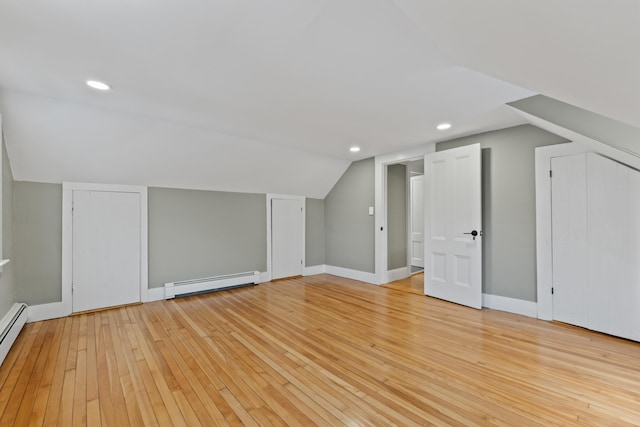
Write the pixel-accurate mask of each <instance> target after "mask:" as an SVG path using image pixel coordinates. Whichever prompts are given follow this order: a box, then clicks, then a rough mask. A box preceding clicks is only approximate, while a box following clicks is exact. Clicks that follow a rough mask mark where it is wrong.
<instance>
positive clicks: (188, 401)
mask: <svg viewBox="0 0 640 427" xmlns="http://www.w3.org/2000/svg"><path fill="white" fill-rule="evenodd" d="M0 387H1V388H0V425H2V426H5V425H8V426H10V425H16V426H26V425H34V426H39V425H56V424H57V425H61V426H71V425H89V426H100V425H103V426H118V427H122V426H127V425H135V426H138V425H150V426H151V425H187V426H197V425H205V426H226V425H248V426H255V425H301V426H309V425H314V424H316V425H348V426H357V425H371V426H383V425H394V424H395V425H403V426H412V425H461V426H471V425H503V426H505V425H508V426H529V425H541V426H550V425H562V426H567V425H575V424H582V425H592V426H603V425H638V424H640V344H638V343H633V342H629V341H624V340H621V339H616V338H613V337H609V336H606V335H601V334H597V333H593V332H589V331H586V330H583V329H579V328H575V327H570V326H566V325H562V324H554V323H549V322H543V321H538V320H535V319H530V318H526V317H521V316H517V315H512V314H507V313H501V312H497V311H493V310H482V311H478V310H473V309H468V308H464V307H460V306H457V305H454V304H450V303H446V302H443V301H439V300H435V299H431V298H428V297H425V296H420V295H414V294H411V293H407V292H401V291H397V290H393V289H388V288H382V287H376V286H373V285H367V284H363V283H360V282H356V281H351V280H347V279H341V278H337V277H334V276H329V275H319V276H311V277H306V278H301V279H295V280H285V281H280V282H276V283H265V284H261V285H258V286H255V287H250V288H243V289H236V290H231V291H224V292H218V293H213V294H208V295H200V296H196V297H189V298H182V299H176V300H173V301H166V302H165V301H160V302H154V303H149V304H144V305H139V306H131V307H124V308H119V309H114V310H110V311H104V312H99V313H93V314H84V315H80V316H74V317H69V318H65V319H58V320H51V321H46V322H38V323H32V324H29V325H27V326H26V328H25V329H24V330H23V332H22V333H21V335H20V337H19V338H18V341H17V342H16V345H15V346H14V348H13V349H12V350H11V352H10V353H9V355H8V357H7V359H6V361H5V363H4V364H3V365H2V367H1V368H0Z"/></svg>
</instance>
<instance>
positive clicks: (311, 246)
mask: <svg viewBox="0 0 640 427" xmlns="http://www.w3.org/2000/svg"><path fill="white" fill-rule="evenodd" d="M305 213H306V216H305V229H306V236H305V251H304V252H305V266H307V267H310V266H313V265H322V264H324V200H321V199H309V198H308V199H306V207H305Z"/></svg>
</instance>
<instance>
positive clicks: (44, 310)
mask: <svg viewBox="0 0 640 427" xmlns="http://www.w3.org/2000/svg"><path fill="white" fill-rule="evenodd" d="M27 310H28V313H29V317H28V319H27V322H28V323H32V322H39V321H41V320H49V319H57V318H58V317H65V316H68V315H70V314H71V311H70V310H69V308H68V307H65V304H64V303H62V302H52V303H49V304H38V305H30V306H29V307H28V308H27Z"/></svg>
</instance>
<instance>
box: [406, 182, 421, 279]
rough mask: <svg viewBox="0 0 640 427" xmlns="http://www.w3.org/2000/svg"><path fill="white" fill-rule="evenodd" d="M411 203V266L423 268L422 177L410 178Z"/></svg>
mask: <svg viewBox="0 0 640 427" xmlns="http://www.w3.org/2000/svg"><path fill="white" fill-rule="evenodd" d="M409 182H410V189H409V191H410V203H411V265H415V266H417V267H424V175H420V176H412V177H411V179H410V180H409Z"/></svg>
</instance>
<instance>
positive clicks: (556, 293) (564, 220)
mask: <svg viewBox="0 0 640 427" xmlns="http://www.w3.org/2000/svg"><path fill="white" fill-rule="evenodd" d="M551 169H552V170H553V178H552V180H551V183H552V187H551V204H552V215H551V221H552V222H551V224H552V228H553V239H552V242H553V318H554V319H556V320H559V321H561V322H565V323H571V324H572V325H582V326H586V324H587V293H586V292H585V290H586V287H587V283H588V270H587V262H588V261H587V260H588V256H587V235H588V233H589V230H588V227H587V155H586V154H577V155H573V156H564V157H555V158H553V159H551Z"/></svg>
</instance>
